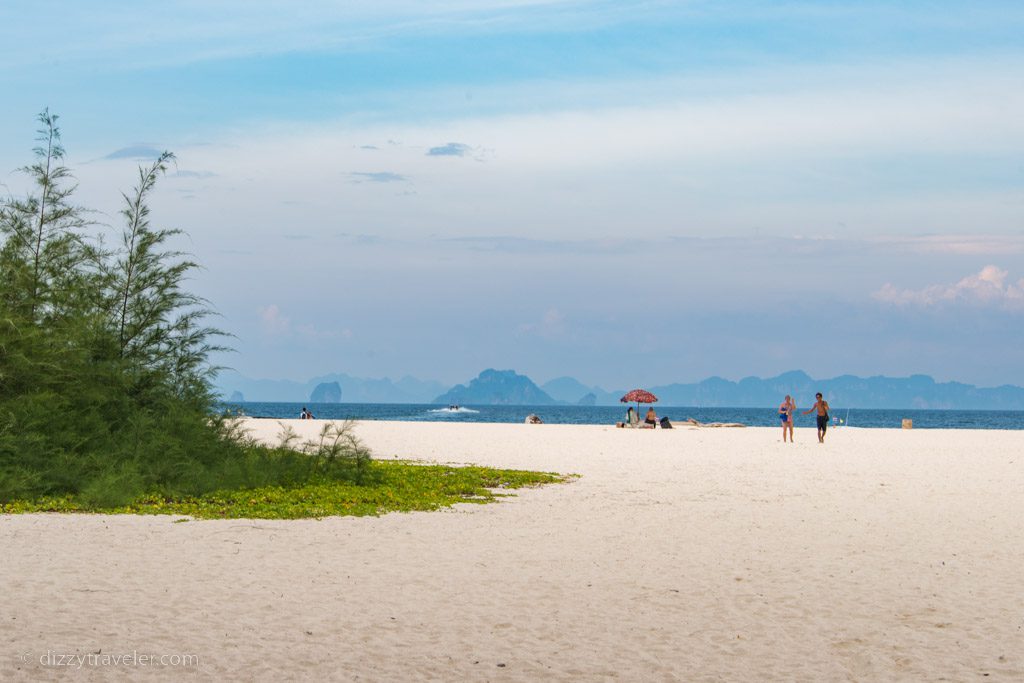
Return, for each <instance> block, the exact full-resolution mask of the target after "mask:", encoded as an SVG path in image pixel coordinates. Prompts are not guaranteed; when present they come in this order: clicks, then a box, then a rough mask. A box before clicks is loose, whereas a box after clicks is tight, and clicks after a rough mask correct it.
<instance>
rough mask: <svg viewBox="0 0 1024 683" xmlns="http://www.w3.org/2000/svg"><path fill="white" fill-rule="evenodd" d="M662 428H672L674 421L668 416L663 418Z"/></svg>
mask: <svg viewBox="0 0 1024 683" xmlns="http://www.w3.org/2000/svg"><path fill="white" fill-rule="evenodd" d="M661 428H662V429H672V421H671V420H669V419H668V418H667V417H663V418H661Z"/></svg>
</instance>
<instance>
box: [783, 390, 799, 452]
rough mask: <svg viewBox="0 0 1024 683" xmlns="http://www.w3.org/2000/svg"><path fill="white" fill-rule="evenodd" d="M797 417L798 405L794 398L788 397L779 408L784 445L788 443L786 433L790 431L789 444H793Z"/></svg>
mask: <svg viewBox="0 0 1024 683" xmlns="http://www.w3.org/2000/svg"><path fill="white" fill-rule="evenodd" d="M795 416H796V404H795V403H793V397H791V396H789V395H787V396H786V398H785V400H783V401H782V405H780V406H779V421H780V422H781V423H782V443H786V431H787V430H788V431H789V442H790V443H793V418H794V417H795Z"/></svg>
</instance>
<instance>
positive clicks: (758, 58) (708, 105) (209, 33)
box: [0, 0, 1024, 387]
mask: <svg viewBox="0 0 1024 683" xmlns="http://www.w3.org/2000/svg"><path fill="white" fill-rule="evenodd" d="M1021 36H1024V5H1022V4H1021V3H1018V2H986V1H978V2H970V3H964V2H942V1H931V2H923V1H922V2H913V1H908V2H901V3H890V2H870V1H868V2H857V3H850V2H843V3H840V2H820V1H819V2H744V1H740V2H729V3H723V2H685V1H684V2H657V1H651V2H630V1H628V0H625V1H624V0H620V1H617V2H586V1H575V2H573V1H563V2H557V1H545V0H532V1H531V0H504V1H489V0H478V1H473V2H471V1H469V0H449V1H442V2H432V3H422V2H411V1H408V2H361V1H360V2H304V3H290V2H236V1H220V2H199V1H195V2H191V1H190V2H162V3H155V2H142V3H133V4H126V3H107V2H102V1H100V2H90V3H87V4H86V3H67V2H40V1H34V2H31V3H30V2H20V1H19V0H15V1H13V2H11V1H8V2H6V3H3V4H2V5H0V63H2V64H3V68H2V69H0V88H2V92H3V93H4V106H3V107H0V131H3V138H2V143H0V183H3V184H4V185H5V186H6V191H8V192H11V193H14V194H18V193H20V192H23V191H24V189H25V187H24V180H23V178H21V177H20V176H19V175H18V174H17V173H14V172H13V169H15V168H17V167H18V166H20V165H22V164H24V163H25V162H26V161H27V160H28V158H29V155H30V150H31V147H32V137H33V132H34V128H35V125H34V120H33V117H34V115H35V114H36V113H37V112H38V111H39V110H41V109H42V108H43V107H45V106H49V107H50V108H51V110H52V111H55V112H57V113H59V114H60V115H61V117H62V118H61V123H62V126H63V132H64V139H65V144H66V147H67V149H68V153H69V162H70V164H71V166H72V167H73V168H74V171H75V174H76V176H77V178H78V180H79V182H80V189H79V200H80V201H81V203H83V204H86V205H89V206H93V207H96V208H98V209H100V210H101V211H102V212H104V213H105V214H106V215H110V216H113V215H114V214H115V212H116V209H117V198H118V194H117V192H118V190H120V189H125V188H127V187H128V186H130V185H131V183H132V182H133V179H134V170H133V169H134V167H135V165H137V164H138V163H139V162H140V161H145V159H146V158H148V157H150V156H151V155H152V154H154V153H155V151H158V150H162V149H170V150H172V151H174V152H175V153H176V154H177V155H178V158H179V163H178V167H177V169H176V170H175V171H174V172H173V173H172V174H170V175H169V176H168V177H167V178H166V179H165V180H164V181H162V184H161V185H160V186H159V187H158V191H157V195H156V196H155V198H154V215H155V217H156V218H157V220H158V221H161V222H163V223H164V224H166V225H167V226H169V227H179V228H182V229H184V230H186V231H187V232H188V233H189V235H190V237H189V240H188V241H187V242H186V243H185V244H184V245H183V246H184V247H185V248H187V249H188V250H190V251H191V252H193V253H194V254H195V255H196V256H197V258H198V260H200V261H201V262H202V263H203V264H204V265H205V267H206V268H205V270H204V271H203V272H201V273H199V274H197V277H196V279H195V281H194V286H195V288H196V289H197V290H198V291H199V292H200V293H202V294H203V295H205V296H206V297H208V298H209V299H210V300H211V302H212V303H213V304H214V306H215V308H216V309H217V310H218V311H219V312H220V314H221V316H222V318H221V321H220V322H221V324H222V326H223V327H224V328H225V329H227V330H229V331H230V332H232V333H234V334H235V335H236V336H237V338H236V339H235V340H234V346H235V347H236V349H237V353H235V354H233V355H231V356H230V357H228V358H225V359H221V360H223V361H224V362H226V363H227V364H230V365H231V366H233V367H235V368H236V369H238V370H239V371H240V372H242V373H243V374H246V375H249V376H253V377H270V378H294V379H306V378H308V377H310V376H313V375H317V374H324V373H328V372H335V371H342V372H348V373H350V374H354V375H360V376H383V375H388V376H391V377H398V376H401V375H403V374H413V375H416V376H419V377H423V378H431V379H439V380H441V381H445V382H461V381H465V380H466V379H468V378H469V377H471V376H473V375H475V374H476V373H477V372H478V371H479V370H481V369H483V368H485V367H499V368H515V369H517V370H519V371H521V372H525V373H527V374H529V375H531V376H532V377H534V378H535V379H537V380H539V381H544V380H547V379H550V378H553V377H557V376H560V375H565V374H568V375H573V376H576V377H578V378H579V379H581V380H583V381H585V382H588V383H596V384H603V385H605V386H609V387H611V386H626V385H644V384H654V383H662V382H665V381H675V380H678V381H692V380H698V379H701V378H703V377H706V376H708V375H720V376H724V377H728V378H731V379H737V378H740V377H743V376H745V375H750V374H756V375H761V376H766V375H770V374H775V373H777V372H781V371H785V370H788V369H793V368H802V369H805V370H807V371H808V372H810V373H811V374H812V375H815V376H832V375H838V374H843V373H854V374H862V375H868V374H891V375H906V374H910V373H915V372H922V373H927V374H932V375H934V376H936V377H937V378H940V379H956V380H961V381H967V382H973V383H978V384H983V385H996V384H1001V383H1006V382H1009V383H1017V384H1024V351H1022V350H1021V349H1022V348H1024V343H1022V342H1024V334H1022V330H1024V326H1022V323H1024V38H1022V37H1021ZM102 215H103V214H101V216H102ZM113 221H114V219H113V218H111V219H110V222H113Z"/></svg>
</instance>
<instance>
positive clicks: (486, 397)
mask: <svg viewBox="0 0 1024 683" xmlns="http://www.w3.org/2000/svg"><path fill="white" fill-rule="evenodd" d="M433 403H442V404H445V403H446V404H449V405H450V404H453V403H454V404H458V405H512V406H551V405H556V404H557V403H558V401H556V400H555V399H553V398H551V397H550V396H548V395H547V394H546V393H544V391H542V390H541V388H540V387H538V386H537V385H536V384H534V383H533V381H532V380H531V379H530V378H529V377H527V376H525V375H517V374H516V373H515V372H514V371H512V370H484V371H483V372H481V373H480V375H479V376H478V377H477V378H475V379H473V380H471V381H470V383H469V385H468V386H467V385H462V384H457V385H456V386H454V387H452V388H451V389H449V390H448V391H446V392H445V393H443V394H441V395H440V396H438V397H437V398H435V399H434V400H433Z"/></svg>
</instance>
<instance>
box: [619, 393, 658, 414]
mask: <svg viewBox="0 0 1024 683" xmlns="http://www.w3.org/2000/svg"><path fill="white" fill-rule="evenodd" d="M619 402H620V403H634V402H635V403H636V412H637V413H638V414H639V413H640V404H641V403H657V402H658V397H657V396H655V395H654V394H652V393H651V392H649V391H647V390H646V389H634V390H633V391H630V392H627V393H626V395H625V396H623V397H622V398H620V399H619Z"/></svg>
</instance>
